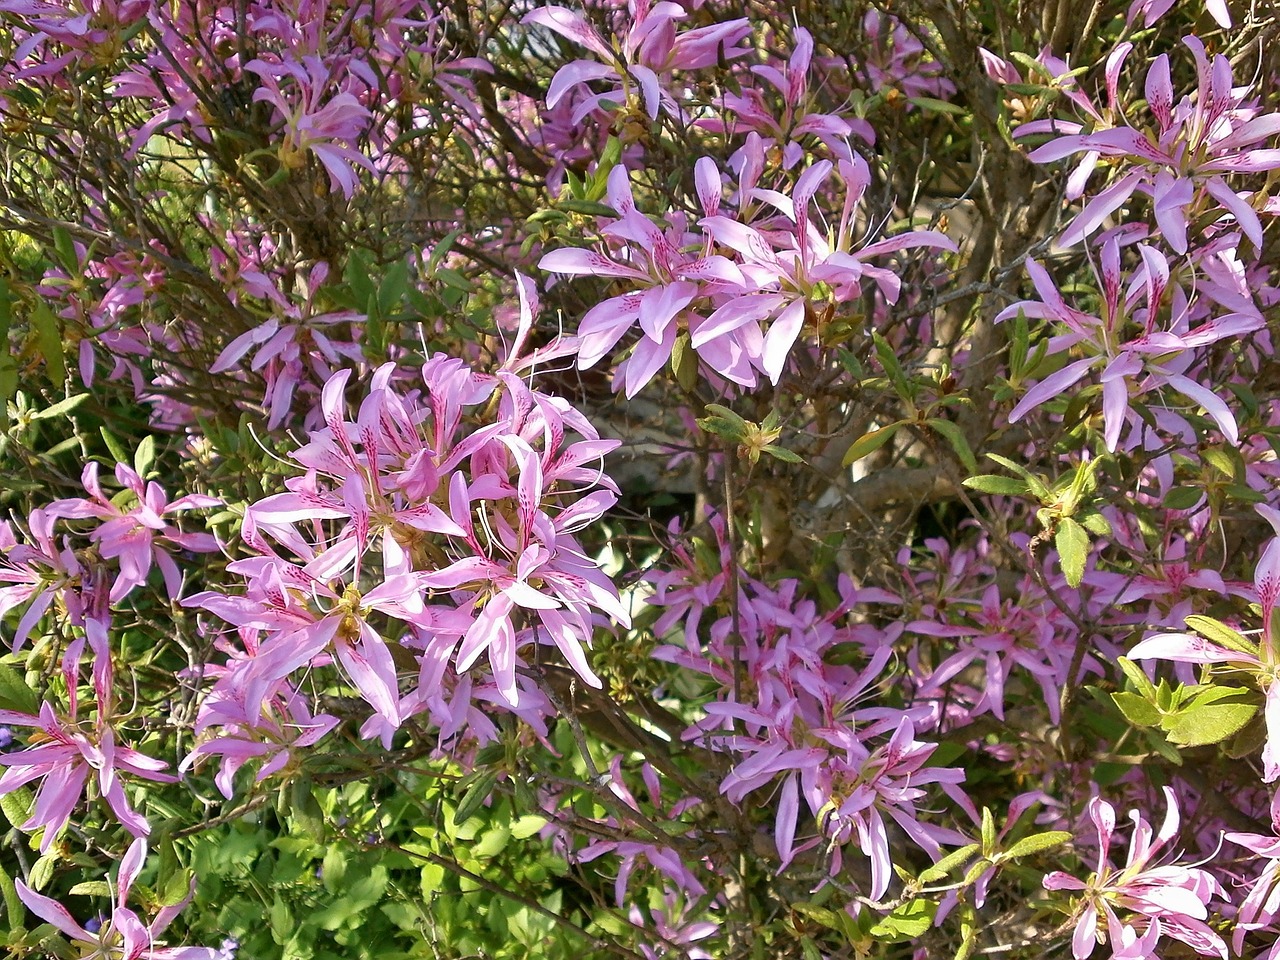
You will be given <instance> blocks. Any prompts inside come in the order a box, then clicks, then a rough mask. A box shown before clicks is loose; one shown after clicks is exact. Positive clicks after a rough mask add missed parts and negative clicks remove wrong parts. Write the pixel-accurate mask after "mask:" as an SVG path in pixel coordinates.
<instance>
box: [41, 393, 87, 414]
mask: <svg viewBox="0 0 1280 960" xmlns="http://www.w3.org/2000/svg"><path fill="white" fill-rule="evenodd" d="M88 399H89V394H87V393H77V394H76V395H75V396H74V397H67V398H66V399H65V400H59V401H58V402H57V403H55V404H53V405H51V406H48V407H45V408H44V409H43V410H41V411H40V412H39V413H35V414H32V415H31V419H32V420H50V419H52V418H54V417H61V416H65V415H66V414H68V413H70V412H71V411H72V410H74V409H75V408H76V407H78V406H80V404H82V403H84V402H85V401H86V400H88Z"/></svg>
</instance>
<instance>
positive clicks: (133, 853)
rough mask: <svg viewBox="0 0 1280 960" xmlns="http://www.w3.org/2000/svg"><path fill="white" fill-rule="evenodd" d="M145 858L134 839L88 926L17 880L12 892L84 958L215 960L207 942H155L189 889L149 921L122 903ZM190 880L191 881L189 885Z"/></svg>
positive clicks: (141, 846) (178, 910)
mask: <svg viewBox="0 0 1280 960" xmlns="http://www.w3.org/2000/svg"><path fill="white" fill-rule="evenodd" d="M146 858H147V844H146V841H145V840H142V839H138V840H135V841H134V842H133V843H132V844H131V845H130V847H129V850H128V852H127V853H126V854H125V855H124V859H123V860H121V861H120V872H119V874H118V875H117V877H116V883H115V887H116V895H115V901H114V902H113V904H112V909H111V916H110V917H109V918H108V919H107V920H106V921H105V922H103V923H102V924H101V925H100V926H99V927H98V928H97V929H96V930H93V931H89V930H87V929H85V927H84V926H81V925H80V924H79V923H77V922H76V920H75V918H74V917H72V916H71V913H70V912H69V911H68V910H67V908H66V907H64V906H63V905H62V904H60V903H58V901H57V900H53V899H51V898H49V897H46V896H43V895H42V894H39V893H36V892H35V891H34V890H32V889H31V888H30V887H28V886H27V885H26V883H24V882H23V881H21V880H18V881H17V882H16V883H15V886H16V887H17V888H18V897H19V898H20V899H21V900H22V902H23V903H24V904H26V906H27V909H29V910H30V911H31V912H32V913H34V914H35V915H36V916H38V917H40V919H42V920H44V921H46V922H48V923H51V924H53V925H54V926H55V927H57V928H58V930H59V931H60V932H61V933H62V934H63V935H64V936H66V937H68V938H70V940H71V941H72V943H74V944H77V945H78V946H79V949H80V951H81V952H80V953H78V954H76V956H80V957H84V958H86V960H217V958H218V956H219V952H218V951H217V950H215V949H213V948H212V947H162V946H160V945H159V944H158V942H157V941H158V938H159V937H160V936H161V935H162V934H163V933H164V931H165V929H166V928H167V927H168V926H169V924H171V923H172V922H173V920H174V918H175V917H177V915H178V914H179V913H181V912H182V909H183V908H184V907H185V906H186V905H187V904H188V903H189V902H190V901H191V894H190V893H188V894H187V896H186V898H185V899H183V900H182V901H180V902H179V903H176V904H173V905H171V906H165V907H161V909H160V910H159V912H158V913H157V914H156V915H155V917H154V918H153V919H152V921H151V922H150V923H143V922H142V919H141V918H140V917H139V916H138V915H137V913H135V912H134V911H133V910H131V909H130V908H129V907H126V906H125V903H126V901H127V900H128V898H129V893H130V891H131V890H132V889H133V884H134V882H135V881H136V880H137V879H138V874H139V873H140V872H141V871H142V865H143V863H144V862H145V861H146ZM194 883H195V881H194V880H193V881H192V889H193V890H194Z"/></svg>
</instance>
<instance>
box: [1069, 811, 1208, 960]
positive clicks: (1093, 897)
mask: <svg viewBox="0 0 1280 960" xmlns="http://www.w3.org/2000/svg"><path fill="white" fill-rule="evenodd" d="M1164 795H1165V801H1166V803H1167V804H1168V811H1167V813H1166V814H1165V819H1164V823H1163V824H1162V825H1161V827H1160V832H1159V833H1158V834H1156V835H1155V836H1154V837H1153V836H1152V832H1151V827H1150V825H1149V824H1148V823H1147V821H1146V820H1145V819H1144V818H1143V817H1142V815H1141V814H1140V813H1139V812H1138V811H1137V810H1133V811H1131V812H1130V814H1129V815H1130V817H1131V819H1132V820H1133V825H1134V826H1133V836H1132V838H1131V839H1130V845H1129V853H1128V856H1127V858H1126V860H1125V865H1124V867H1123V868H1120V869H1117V868H1116V867H1114V866H1112V864H1111V859H1110V858H1111V841H1112V837H1113V835H1114V833H1115V826H1116V813H1115V809H1114V808H1113V807H1112V806H1111V804H1109V803H1107V802H1106V801H1105V800H1102V799H1101V798H1099V797H1094V798H1093V799H1091V800H1090V801H1089V807H1088V813H1089V819H1090V820H1092V821H1093V825H1094V828H1095V829H1096V830H1097V833H1098V867H1097V869H1096V870H1095V871H1094V872H1093V873H1091V874H1090V875H1089V879H1088V880H1078V879H1076V878H1075V877H1073V876H1071V875H1070V874H1068V873H1063V872H1061V871H1055V872H1053V873H1050V874H1048V875H1047V876H1046V877H1045V878H1044V885H1045V889H1047V890H1070V891H1078V892H1079V894H1080V899H1079V900H1078V901H1077V902H1076V907H1075V917H1076V929H1075V934H1074V935H1073V936H1072V938H1071V951H1072V954H1073V956H1074V957H1075V960H1084V958H1085V957H1087V956H1089V955H1090V954H1092V953H1093V950H1094V947H1095V946H1097V945H1098V944H1099V943H1105V942H1106V941H1107V937H1108V935H1110V936H1111V938H1112V940H1113V943H1112V946H1113V950H1115V949H1116V948H1123V950H1122V952H1117V955H1124V956H1130V957H1134V958H1138V957H1154V956H1155V954H1154V953H1151V952H1150V950H1152V949H1154V946H1155V941H1156V939H1157V938H1158V937H1159V935H1160V934H1163V935H1165V936H1168V937H1172V938H1173V939H1175V940H1180V941H1182V942H1183V943H1185V944H1187V945H1188V946H1190V947H1191V948H1192V949H1193V950H1195V951H1196V953H1198V954H1200V955H1201V956H1217V957H1221V958H1223V960H1226V956H1227V945H1226V943H1225V942H1224V941H1223V939H1222V938H1221V937H1220V936H1218V934H1217V933H1215V932H1214V931H1213V929H1212V928H1211V927H1210V926H1209V925H1208V924H1207V923H1206V922H1205V921H1206V920H1207V919H1208V917H1209V910H1208V904H1209V901H1210V899H1211V898H1213V897H1214V896H1217V897H1220V898H1221V899H1224V900H1225V899H1226V891H1224V890H1223V889H1222V886H1221V884H1219V883H1218V881H1217V880H1215V879H1214V878H1213V876H1212V875H1211V874H1210V873H1209V872H1208V871H1206V870H1201V869H1200V868H1198V867H1188V866H1182V865H1178V864H1164V865H1161V864H1159V863H1158V862H1157V854H1158V853H1159V852H1160V850H1161V848H1162V847H1164V846H1165V845H1166V844H1168V843H1169V841H1170V840H1172V839H1173V838H1174V837H1175V836H1176V835H1177V832H1178V823H1179V820H1178V804H1177V800H1176V798H1175V797H1174V795H1173V791H1172V790H1170V789H1169V788H1168V787H1165V788H1164ZM1118 910H1119V911H1124V912H1125V913H1126V914H1127V915H1128V916H1127V919H1124V920H1122V918H1121V917H1120V915H1119V913H1117V911H1118ZM1100 920H1101V921H1102V923H1103V924H1105V927H1106V929H1105V930H1104V929H1103V927H1102V926H1101V925H1100V924H1099V921H1100ZM1157 925H1158V926H1157ZM1152 928H1155V929H1156V930H1157V931H1158V932H1157V933H1156V934H1154V935H1153V934H1152ZM1126 930H1127V931H1128V932H1127V933H1126V932H1124V931H1126ZM1117 935H1119V936H1120V941H1121V942H1120V943H1118V944H1117V943H1115V942H1114V941H1115V938H1116V936H1117ZM1138 944H1141V945H1142V949H1139V948H1138Z"/></svg>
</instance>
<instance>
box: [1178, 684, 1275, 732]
mask: <svg viewBox="0 0 1280 960" xmlns="http://www.w3.org/2000/svg"><path fill="white" fill-rule="evenodd" d="M1247 695H1249V691H1246V690H1239V689H1236V688H1231V687H1211V688H1209V689H1208V690H1206V691H1204V692H1203V693H1199V694H1197V695H1196V697H1195V699H1193V700H1192V701H1191V703H1190V704H1188V705H1187V706H1185V707H1184V708H1183V709H1182V710H1179V711H1178V712H1177V713H1176V714H1174V715H1173V716H1169V717H1165V718H1164V721H1163V723H1162V724H1161V725H1162V726H1163V728H1164V730H1165V733H1166V734H1167V735H1168V737H1169V739H1170V740H1171V741H1172V742H1173V743H1176V744H1177V745H1178V746H1181V747H1200V746H1205V745H1206V744H1210V743H1220V742H1221V741H1223V740H1226V739H1227V738H1228V737H1230V736H1233V735H1234V734H1236V733H1238V732H1239V731H1240V730H1241V729H1243V728H1244V726H1245V724H1247V723H1248V722H1249V721H1250V720H1252V719H1253V716H1254V714H1256V713H1257V712H1258V705H1257V704H1256V703H1248V702H1240V701H1235V702H1228V703H1223V702H1221V701H1223V700H1228V699H1230V698H1232V697H1239V696H1247Z"/></svg>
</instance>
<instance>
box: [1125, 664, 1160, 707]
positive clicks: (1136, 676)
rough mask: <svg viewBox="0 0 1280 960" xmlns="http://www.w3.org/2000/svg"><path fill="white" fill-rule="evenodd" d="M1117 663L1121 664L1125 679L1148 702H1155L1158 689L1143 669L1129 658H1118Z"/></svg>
mask: <svg viewBox="0 0 1280 960" xmlns="http://www.w3.org/2000/svg"><path fill="white" fill-rule="evenodd" d="M1116 663H1118V664H1120V669H1121V670H1122V671H1124V675H1125V677H1127V678H1128V680H1129V682H1130V683H1131V684H1133V685H1134V686H1135V687H1136V688H1137V689H1138V692H1139V693H1140V694H1142V696H1143V697H1145V698H1146V699H1147V700H1155V698H1156V688H1155V685H1154V684H1153V683H1152V682H1151V680H1150V678H1149V677H1148V676H1147V675H1146V673H1145V672H1143V669H1142V668H1141V667H1140V666H1138V665H1137V664H1136V663H1134V662H1133V661H1132V660H1130V659H1129V658H1128V657H1117V658H1116Z"/></svg>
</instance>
